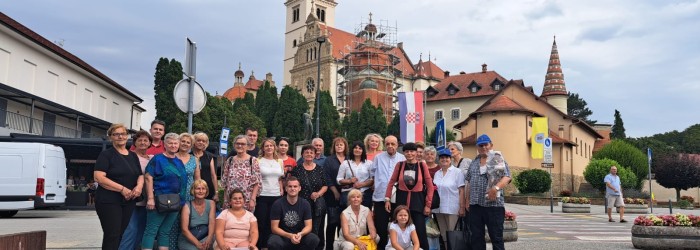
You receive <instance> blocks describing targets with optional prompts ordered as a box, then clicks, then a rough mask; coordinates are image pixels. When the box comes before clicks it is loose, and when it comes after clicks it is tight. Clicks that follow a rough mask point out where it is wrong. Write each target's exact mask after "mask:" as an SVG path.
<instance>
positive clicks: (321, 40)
mask: <svg viewBox="0 0 700 250" xmlns="http://www.w3.org/2000/svg"><path fill="white" fill-rule="evenodd" d="M316 42H318V53H317V54H316V56H317V57H318V58H317V59H318V60H317V65H318V68H317V72H318V75H317V78H316V138H321V132H320V126H319V120H320V119H319V118H320V114H321V90H320V89H321V45H323V43H324V42H326V37H324V36H319V37H318V38H316Z"/></svg>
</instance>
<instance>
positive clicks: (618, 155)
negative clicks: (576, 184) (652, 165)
mask: <svg viewBox="0 0 700 250" xmlns="http://www.w3.org/2000/svg"><path fill="white" fill-rule="evenodd" d="M605 158H607V159H611V160H615V161H616V162H618V163H619V164H620V165H622V166H625V167H628V168H629V169H630V170H632V173H634V175H635V177H636V178H635V179H636V180H635V185H634V186H633V187H634V188H636V189H641V187H642V181H643V180H644V179H645V178H646V176H647V175H648V173H649V166H648V162H647V156H646V154H644V152H642V151H641V150H639V149H638V148H636V147H635V146H634V145H632V144H630V143H628V142H626V141H624V140H613V141H612V142H610V143H609V144H608V145H605V146H604V147H603V148H601V149H600V151H598V152H596V153H595V154H593V159H605ZM617 166H619V165H617ZM608 167H609V166H608ZM618 169H619V167H618ZM620 178H622V177H620Z"/></svg>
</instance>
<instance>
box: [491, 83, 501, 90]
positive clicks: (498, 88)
mask: <svg viewBox="0 0 700 250" xmlns="http://www.w3.org/2000/svg"><path fill="white" fill-rule="evenodd" d="M493 90H495V91H499V90H501V85H500V84H496V85H493Z"/></svg>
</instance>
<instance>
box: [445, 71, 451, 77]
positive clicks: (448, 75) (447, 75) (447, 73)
mask: <svg viewBox="0 0 700 250" xmlns="http://www.w3.org/2000/svg"><path fill="white" fill-rule="evenodd" d="M448 77H450V72H449V71H447V70H445V78H448Z"/></svg>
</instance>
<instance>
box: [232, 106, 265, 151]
mask: <svg viewBox="0 0 700 250" xmlns="http://www.w3.org/2000/svg"><path fill="white" fill-rule="evenodd" d="M233 117H235V119H232V120H233V121H231V123H229V124H231V125H229V128H230V129H231V132H230V134H231V135H233V136H231V139H233V137H235V136H236V135H240V134H243V133H244V132H245V129H246V128H249V127H251V128H257V129H258V134H260V135H266V134H267V129H266V128H265V123H264V122H263V121H262V120H261V119H260V118H259V117H258V116H256V115H255V113H253V111H250V109H248V106H247V105H245V104H243V105H241V106H239V107H238V108H237V109H235V110H233ZM262 139H263V138H262V137H258V141H260V140H262ZM256 143H257V142H256Z"/></svg>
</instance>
